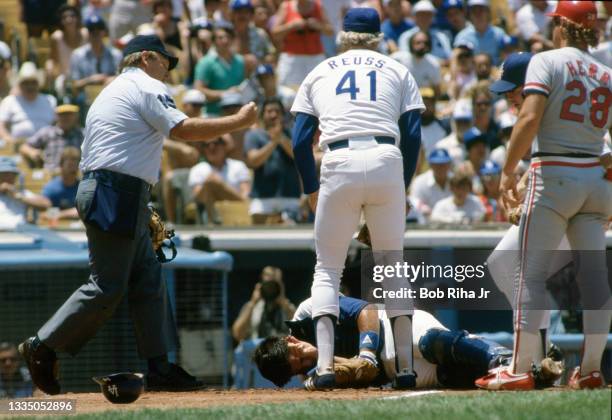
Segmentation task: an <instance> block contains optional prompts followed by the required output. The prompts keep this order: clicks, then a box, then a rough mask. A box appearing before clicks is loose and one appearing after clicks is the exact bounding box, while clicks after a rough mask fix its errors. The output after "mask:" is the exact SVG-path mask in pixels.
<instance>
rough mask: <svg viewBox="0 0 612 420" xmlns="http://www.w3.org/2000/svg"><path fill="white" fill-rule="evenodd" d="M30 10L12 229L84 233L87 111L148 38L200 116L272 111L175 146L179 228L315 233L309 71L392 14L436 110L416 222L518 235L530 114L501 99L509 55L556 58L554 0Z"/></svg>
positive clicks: (7, 180)
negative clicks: (547, 53)
mask: <svg viewBox="0 0 612 420" xmlns="http://www.w3.org/2000/svg"><path fill="white" fill-rule="evenodd" d="M19 4H21V7H22V8H21V19H22V21H21V22H18V21H14V19H13V20H11V19H8V18H6V17H5V20H4V22H3V26H2V27H3V29H4V33H3V37H2V38H1V39H2V42H0V99H1V102H0V155H3V156H2V157H0V228H2V229H10V228H12V227H14V226H16V225H17V224H19V223H24V222H26V221H28V220H29V221H32V220H34V219H37V221H38V222H40V223H46V224H49V225H51V226H53V225H57V224H58V223H61V222H62V221H67V222H68V223H70V221H76V220H78V216H77V214H76V211H75V209H74V197H75V195H76V189H77V185H78V180H79V178H78V177H79V171H78V161H79V147H80V145H81V142H82V141H83V126H84V123H85V116H86V114H87V109H88V106H89V105H91V103H92V101H93V100H94V99H95V96H96V95H97V94H98V93H99V92H100V90H101V89H103V88H104V86H105V85H106V84H108V83H109V82H110V81H111V80H112V79H113V77H114V76H115V75H116V74H117V72H118V71H119V70H120V69H119V67H120V62H121V57H122V55H121V48H122V47H123V46H124V45H125V44H126V43H127V42H128V41H129V39H131V37H133V36H134V35H136V34H157V35H159V36H160V38H161V39H162V40H163V41H164V43H165V44H166V47H167V48H168V49H169V50H170V51H172V52H173V53H174V54H176V55H177V56H178V57H180V62H179V66H178V67H177V68H176V69H175V70H173V71H172V72H171V74H170V77H169V80H168V84H169V85H171V86H172V90H173V93H174V94H175V102H176V105H177V106H178V107H179V108H180V109H181V110H183V112H185V113H186V114H187V115H188V116H190V117H192V116H198V115H204V116H206V115H208V116H218V115H231V114H232V113H235V112H237V110H238V109H239V108H240V106H241V105H243V104H245V103H247V102H248V101H251V100H254V101H256V102H257V103H258V104H259V110H260V121H259V124H258V125H257V126H254V127H251V128H250V129H248V130H244V131H238V132H234V133H232V134H231V135H226V136H223V137H220V138H218V139H214V140H212V141H209V142H207V143H204V144H201V145H195V144H194V145H190V144H187V143H180V142H176V141H173V140H170V139H167V140H166V141H165V142H164V146H163V147H164V158H163V163H162V173H161V177H160V180H161V181H160V183H159V184H158V186H157V188H156V193H155V197H156V203H157V207H158V208H160V209H161V211H162V213H163V215H164V217H165V218H166V219H167V220H169V221H171V222H174V223H196V224H226V225H228V224H234V223H239V224H267V225H272V224H295V223H304V222H311V221H312V218H313V215H312V214H311V213H310V211H309V210H308V206H307V205H306V200H305V199H304V197H303V195H302V193H301V185H300V180H299V176H298V174H297V171H296V169H295V165H294V163H293V152H292V147H291V134H290V133H291V128H292V118H291V115H290V114H289V113H288V112H287V111H288V109H289V108H290V106H291V104H292V101H293V98H294V96H295V94H296V90H297V88H298V87H299V85H300V83H301V81H302V80H303V79H304V78H305V77H306V75H307V74H308V72H309V71H310V70H311V69H313V68H314V67H315V66H316V65H317V64H318V63H320V62H321V61H322V60H324V59H325V57H329V56H331V55H335V54H337V53H338V51H337V48H336V35H337V34H338V32H339V30H340V27H341V23H342V18H343V14H344V13H346V11H347V10H348V9H349V8H351V7H374V8H376V9H377V10H378V11H379V13H380V15H381V16H382V21H383V23H382V31H383V34H384V40H383V42H382V43H381V46H380V51H381V52H382V53H384V54H388V55H389V56H390V57H392V58H393V59H395V60H397V61H399V62H400V63H402V64H404V65H405V66H406V67H408V68H409V69H410V71H411V73H412V74H413V76H414V77H415V79H416V81H417V84H418V85H419V87H420V92H421V95H422V97H423V100H424V103H425V105H426V111H425V112H424V113H423V114H422V147H421V159H420V164H419V170H418V175H417V176H415V178H414V179H413V181H412V184H411V186H410V188H409V191H408V192H407V197H408V199H409V201H410V202H411V204H412V210H411V212H410V214H409V215H408V220H409V221H411V222H415V223H419V224H425V223H436V222H440V223H457V224H472V223H478V222H504V221H506V220H507V218H506V214H505V213H504V210H503V208H502V206H500V204H499V195H500V194H499V180H500V173H501V166H502V164H503V161H504V158H505V147H506V146H505V143H506V141H507V140H508V139H509V137H510V132H511V130H512V127H513V125H514V123H515V121H516V117H517V110H516V109H515V107H513V106H512V104H511V103H510V102H508V101H507V100H506V99H505V98H504V97H503V96H498V95H495V94H494V93H492V92H491V91H490V90H489V86H490V84H491V82H492V81H494V80H496V79H497V78H499V76H500V73H501V71H502V69H501V64H502V63H503V61H504V59H505V57H506V56H508V55H509V54H510V53H513V52H518V51H530V52H533V53H537V52H540V51H543V50H547V49H550V48H552V42H551V25H550V24H551V18H550V17H548V16H547V15H546V13H548V12H550V11H552V10H554V7H555V2H554V1H545V0H507V1H506V0H432V1H428V0H421V1H408V0H284V1H283V0H205V1H204V0H114V1H113V0H89V1H87V0H80V1H79V0H73V1H67V0H64V1H62V0H53V1H49V0H44V1H43V0H38V1H36V0H28V1H21V2H19V1H17V0H14V1H10V0H2V1H1V2H0V9H6V8H5V7H4V6H5V5H8V6H18V5H19ZM6 10H8V9H6ZM597 10H598V26H599V28H598V29H599V34H600V43H599V46H597V47H596V48H594V49H593V51H592V54H593V55H594V56H596V57H597V58H598V59H599V60H600V61H601V62H602V63H604V64H606V65H607V66H612V19H610V16H611V15H612V7H611V5H610V4H606V3H605V2H602V1H599V2H597ZM3 13H5V12H2V10H0V18H1V17H3ZM314 147H315V149H316V150H315V157H316V158H317V160H318V162H320V159H321V156H322V152H321V151H319V150H318V146H317V145H314ZM528 159H529V156H525V160H524V162H523V165H522V168H523V170H526V168H527V166H528ZM30 209H34V210H35V211H31V210H30Z"/></svg>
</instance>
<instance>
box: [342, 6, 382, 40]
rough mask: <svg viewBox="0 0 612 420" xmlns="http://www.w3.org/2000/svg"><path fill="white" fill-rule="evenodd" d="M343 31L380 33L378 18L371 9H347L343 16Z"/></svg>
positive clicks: (376, 13) (374, 10)
mask: <svg viewBox="0 0 612 420" xmlns="http://www.w3.org/2000/svg"><path fill="white" fill-rule="evenodd" d="M343 29H344V30H345V31H346V32H361V33H366V34H377V33H379V32H380V16H378V12H377V11H376V9H372V8H371V7H357V8H353V9H349V10H348V12H346V15H344V24H343Z"/></svg>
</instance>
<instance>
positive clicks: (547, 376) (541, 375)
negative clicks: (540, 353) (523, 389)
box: [531, 344, 565, 388]
mask: <svg viewBox="0 0 612 420" xmlns="http://www.w3.org/2000/svg"><path fill="white" fill-rule="evenodd" d="M564 369H565V364H564V363H563V353H562V352H561V350H560V349H559V347H557V346H555V345H554V344H551V346H550V349H549V350H548V352H547V353H546V358H544V359H543V360H542V362H541V363H540V366H535V365H532V367H531V370H532V373H533V379H534V380H535V384H536V388H548V387H551V386H553V385H554V384H555V382H556V381H557V380H558V379H559V378H561V375H563V370H564Z"/></svg>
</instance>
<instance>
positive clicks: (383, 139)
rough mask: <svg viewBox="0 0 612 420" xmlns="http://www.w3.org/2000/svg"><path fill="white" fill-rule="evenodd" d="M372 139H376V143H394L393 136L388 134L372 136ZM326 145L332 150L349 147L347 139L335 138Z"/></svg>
mask: <svg viewBox="0 0 612 420" xmlns="http://www.w3.org/2000/svg"><path fill="white" fill-rule="evenodd" d="M374 140H376V143H378V144H393V145H394V144H395V139H394V138H393V137H388V136H374ZM327 147H329V150H332V151H333V150H338V149H345V148H347V147H349V141H348V139H344V140H336V141H334V142H332V143H329V144H328V145H327Z"/></svg>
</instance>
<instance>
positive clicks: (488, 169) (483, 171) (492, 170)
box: [480, 160, 501, 175]
mask: <svg viewBox="0 0 612 420" xmlns="http://www.w3.org/2000/svg"><path fill="white" fill-rule="evenodd" d="M500 173H501V166H499V165H498V164H497V163H495V162H493V161H492V160H486V161H485V162H484V163H483V164H482V166H481V167H480V175H499V174H500Z"/></svg>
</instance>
